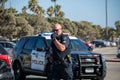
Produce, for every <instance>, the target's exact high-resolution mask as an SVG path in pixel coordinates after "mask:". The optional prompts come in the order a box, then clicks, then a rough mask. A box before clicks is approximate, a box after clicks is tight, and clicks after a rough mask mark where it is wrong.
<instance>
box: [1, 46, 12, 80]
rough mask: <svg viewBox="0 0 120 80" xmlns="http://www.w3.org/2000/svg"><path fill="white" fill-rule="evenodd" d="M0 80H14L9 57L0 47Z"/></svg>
mask: <svg viewBox="0 0 120 80" xmlns="http://www.w3.org/2000/svg"><path fill="white" fill-rule="evenodd" d="M0 80H14V73H13V71H12V67H11V57H10V55H9V54H8V52H7V51H6V50H5V49H4V48H3V47H2V46H1V45H0Z"/></svg>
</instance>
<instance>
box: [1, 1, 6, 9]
mask: <svg viewBox="0 0 120 80" xmlns="http://www.w3.org/2000/svg"><path fill="white" fill-rule="evenodd" d="M7 1H8V0H0V4H2V9H4V7H5V2H7Z"/></svg>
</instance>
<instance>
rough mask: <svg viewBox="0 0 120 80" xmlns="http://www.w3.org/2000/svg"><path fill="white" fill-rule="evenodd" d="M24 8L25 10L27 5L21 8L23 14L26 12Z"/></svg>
mask: <svg viewBox="0 0 120 80" xmlns="http://www.w3.org/2000/svg"><path fill="white" fill-rule="evenodd" d="M26 10H27V7H26V6H24V7H23V8H22V13H23V14H26Z"/></svg>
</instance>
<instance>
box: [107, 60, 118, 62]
mask: <svg viewBox="0 0 120 80" xmlns="http://www.w3.org/2000/svg"><path fill="white" fill-rule="evenodd" d="M106 62H120V59H107V60H106Z"/></svg>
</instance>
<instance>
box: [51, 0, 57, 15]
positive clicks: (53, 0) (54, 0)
mask: <svg viewBox="0 0 120 80" xmlns="http://www.w3.org/2000/svg"><path fill="white" fill-rule="evenodd" d="M51 1H52V2H54V13H55V16H56V1H57V0H51Z"/></svg>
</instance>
